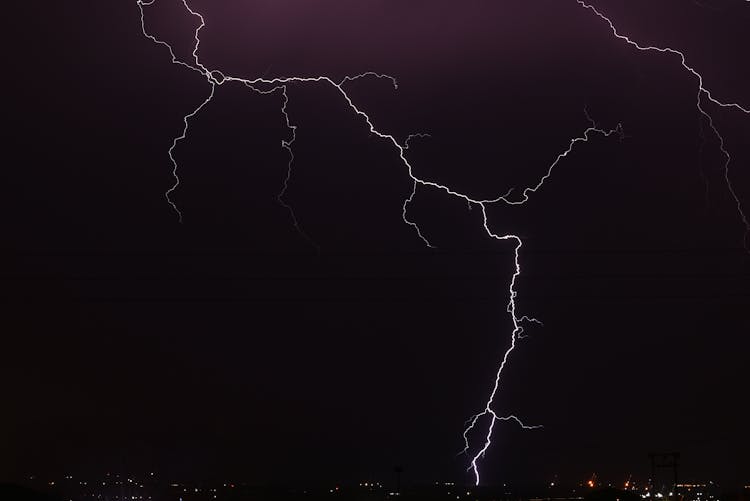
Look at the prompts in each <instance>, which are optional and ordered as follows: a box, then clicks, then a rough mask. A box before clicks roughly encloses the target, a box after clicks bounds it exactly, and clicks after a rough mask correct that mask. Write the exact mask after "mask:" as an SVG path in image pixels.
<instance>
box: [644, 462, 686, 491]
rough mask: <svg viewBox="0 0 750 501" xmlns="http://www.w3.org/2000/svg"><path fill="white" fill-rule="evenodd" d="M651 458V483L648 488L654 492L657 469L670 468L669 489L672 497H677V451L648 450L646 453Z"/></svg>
mask: <svg viewBox="0 0 750 501" xmlns="http://www.w3.org/2000/svg"><path fill="white" fill-rule="evenodd" d="M648 457H649V459H650V460H651V485H650V486H649V489H650V491H651V492H652V493H654V492H655V481H656V472H657V470H659V469H671V470H672V481H673V483H672V488H671V489H670V490H671V492H672V495H673V497H674V498H675V499H676V498H677V469H678V468H679V466H680V465H679V459H680V453H679V452H650V453H649V454H648Z"/></svg>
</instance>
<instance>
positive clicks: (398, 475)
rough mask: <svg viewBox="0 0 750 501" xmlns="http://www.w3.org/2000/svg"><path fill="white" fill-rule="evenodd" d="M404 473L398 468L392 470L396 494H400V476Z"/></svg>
mask: <svg viewBox="0 0 750 501" xmlns="http://www.w3.org/2000/svg"><path fill="white" fill-rule="evenodd" d="M403 472H404V469H403V468H402V467H400V466H396V467H395V468H393V473H395V474H396V492H397V493H399V494H401V474H402V473H403Z"/></svg>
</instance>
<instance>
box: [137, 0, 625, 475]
mask: <svg viewBox="0 0 750 501" xmlns="http://www.w3.org/2000/svg"><path fill="white" fill-rule="evenodd" d="M155 2H156V0H151V1H145V0H136V3H137V5H138V7H139V9H140V16H141V28H142V31H143V35H144V36H145V37H146V38H148V39H149V40H151V41H152V42H154V43H155V44H157V45H160V46H164V47H165V48H167V49H168V51H169V53H170V55H171V57H172V63H173V64H177V65H179V66H182V67H185V68H187V69H189V70H191V71H194V72H197V73H198V74H200V75H202V76H203V78H205V79H206V81H207V83H208V84H209V86H210V89H211V91H210V94H209V96H208V97H207V98H206V99H205V100H204V101H202V102H201V103H200V105H199V106H198V107H196V108H195V109H194V110H193V111H192V112H190V113H188V114H187V115H186V116H185V117H183V123H184V127H183V130H182V133H181V134H180V135H179V136H178V137H176V138H175V139H174V140H173V142H172V146H171V148H170V149H169V152H168V153H169V157H170V160H171V161H172V166H173V169H172V175H173V177H174V184H173V185H172V186H171V187H170V188H169V190H167V192H166V193H165V197H166V199H167V201H168V202H169V204H170V206H171V207H172V209H173V210H174V211H175V212H176V213H177V215H178V217H179V220H180V221H182V213H181V212H180V210H179V208H178V207H177V205H176V204H175V203H174V201H173V200H172V199H171V195H172V193H174V191H175V190H176V189H177V188H178V187H179V185H180V178H179V173H178V163H177V160H176V159H175V157H174V150H175V148H176V147H177V145H178V143H179V142H180V141H183V140H185V139H186V138H187V136H188V133H189V123H190V120H191V119H193V118H194V117H196V116H197V115H198V114H199V113H200V111H201V110H203V108H205V107H206V106H207V105H208V104H209V103H210V102H211V100H212V99H213V97H214V96H215V93H216V89H217V88H218V87H220V86H222V85H224V84H226V83H231V82H234V83H239V84H242V85H244V86H246V87H248V88H249V89H250V90H252V91H253V92H257V93H260V94H272V93H279V94H281V98H282V99H281V107H280V111H281V114H282V116H283V117H284V120H285V125H286V127H287V129H288V130H289V132H290V138H289V139H283V140H282V141H281V147H282V148H283V149H284V150H286V151H287V153H288V155H289V162H288V164H287V170H286V175H285V177H284V180H283V185H282V188H281V191H280V192H279V194H278V195H277V200H278V202H279V203H280V204H281V205H282V206H283V207H284V208H285V209H287V211H288V212H289V214H290V217H291V220H292V223H293V224H294V227H295V228H296V229H297V231H298V232H299V233H300V234H301V235H302V236H304V237H305V238H306V239H308V240H309V241H310V242H312V240H311V239H310V238H309V237H308V236H307V235H306V234H305V233H304V231H303V230H302V229H301V226H300V224H299V221H298V219H297V216H296V215H295V212H294V210H293V208H292V207H291V206H290V205H289V204H288V203H287V202H286V201H285V198H284V197H285V195H286V192H287V190H288V187H289V182H290V179H291V176H292V164H293V162H294V152H293V148H292V147H293V144H294V141H295V139H296V137H297V125H294V124H292V123H291V120H290V118H289V115H288V113H287V106H288V103H289V96H288V94H287V87H288V86H289V85H291V84H309V83H324V84H327V85H330V86H331V87H332V88H333V89H335V90H336V91H337V92H338V93H339V94H340V95H341V97H342V98H343V99H344V101H345V102H346V103H347V105H348V106H349V108H350V109H351V110H352V111H353V112H354V113H355V115H357V116H359V117H361V118H362V119H363V120H364V122H365V123H366V124H367V127H368V129H369V131H370V133H371V134H373V135H375V136H377V137H378V138H380V139H383V140H384V141H386V142H388V143H390V144H391V145H392V146H393V148H394V149H395V152H396V153H397V154H398V157H399V159H400V161H401V163H402V164H403V166H404V167H405V168H406V171H407V173H408V175H409V178H410V180H411V182H412V191H411V193H410V195H409V196H408V197H407V198H406V199H405V200H404V202H403V207H402V219H403V222H404V223H405V224H407V225H409V226H411V227H412V228H413V229H414V230H415V233H416V235H417V237H418V238H420V239H421V240H422V241H423V242H424V244H425V245H427V246H428V247H431V248H432V247H434V246H433V245H432V243H431V242H430V241H429V240H428V238H427V237H426V236H425V235H424V234H423V232H422V231H421V229H420V227H419V225H418V224H417V223H416V222H414V221H412V220H410V219H409V218H408V208H409V204H410V203H411V202H412V201H413V200H414V197H415V196H416V193H417V188H418V187H419V186H421V187H423V188H431V189H436V190H439V191H442V192H444V193H446V194H447V195H449V196H452V197H455V198H459V199H462V200H463V201H465V202H466V203H467V204H468V206H469V207H470V208H471V207H474V206H476V207H478V208H479V209H480V210H481V213H482V226H483V229H484V231H485V233H486V234H487V235H488V236H489V237H490V238H492V239H494V240H497V241H501V242H505V241H511V242H513V243H514V246H513V253H514V259H513V263H514V271H513V275H512V277H511V280H510V283H509V285H508V296H509V299H508V305H507V311H508V313H509V314H510V317H511V320H512V324H513V330H512V332H511V339H510V346H509V347H508V348H507V349H506V350H505V352H504V354H503V356H502V359H501V361H500V364H499V366H498V369H497V371H496V373H495V378H494V384H493V386H492V390H491V392H490V394H489V396H488V398H487V400H486V401H485V404H484V407H483V410H482V411H481V412H479V413H477V414H475V415H474V416H473V417H472V418H470V419H469V420H468V421H467V426H466V428H465V429H464V432H463V437H464V441H465V449H464V452H466V453H467V454H468V452H469V450H470V448H471V447H470V438H469V434H470V433H471V432H472V431H473V430H474V429H475V428H477V427H478V426H479V422H480V420H481V419H482V418H483V417H489V422H488V423H487V427H486V428H485V429H484V433H483V435H484V440H483V442H482V447H481V448H480V449H479V451H478V452H476V453H475V454H474V455H473V456H472V459H471V462H470V465H469V467H468V469H469V470H471V471H472V472H473V474H474V479H475V483H476V484H479V483H480V472H479V461H480V459H481V458H482V457H483V456H484V455H485V453H486V452H487V450H488V449H489V448H490V446H491V445H492V437H493V432H494V429H495V424H496V423H497V422H499V421H511V422H515V423H516V424H518V425H520V426H521V427H522V428H523V429H537V428H540V427H541V426H540V425H526V424H524V422H523V421H522V420H521V419H520V418H518V417H517V416H515V415H507V416H503V415H500V414H498V413H497V412H496V411H495V410H494V406H495V404H496V402H495V400H496V397H497V394H498V392H499V390H500V387H501V380H502V375H503V371H504V370H505V367H506V365H507V363H508V360H509V358H510V355H511V353H512V352H513V351H514V350H515V348H516V347H517V343H518V341H519V340H520V339H522V338H523V332H524V327H523V324H524V323H537V324H541V322H539V321H538V320H536V319H534V318H532V317H529V316H526V315H519V313H518V307H517V303H516V298H517V295H518V293H517V290H516V285H517V282H518V279H519V277H520V276H521V272H522V269H521V261H520V251H521V248H522V246H523V241H522V239H521V238H520V237H519V236H518V235H514V234H498V233H496V232H494V231H493V230H492V229H491V228H490V223H489V220H488V215H487V207H488V206H491V205H493V204H506V205H521V204H525V203H526V202H528V201H529V199H530V197H531V195H532V194H534V193H536V192H537V191H538V190H540V189H541V188H542V186H543V185H544V183H545V182H546V181H547V179H549V178H550V176H551V175H552V172H553V170H554V169H555V167H557V166H558V164H559V163H560V162H561V161H562V160H563V159H565V158H566V157H567V156H568V155H569V154H570V153H571V152H572V151H573V149H574V148H575V146H576V145H578V144H579V143H587V142H589V141H590V140H591V138H592V136H593V135H594V134H597V135H601V136H603V137H609V136H612V135H619V136H621V137H622V127H621V125H620V124H618V125H617V126H616V127H615V128H613V129H603V128H600V127H598V126H597V124H596V123H595V122H594V121H593V120H591V118H590V117H589V116H588V113H586V116H587V118H588V119H589V122H590V125H589V127H587V128H586V129H585V130H584V132H583V133H582V134H581V135H580V136H577V137H574V138H572V139H571V140H570V142H569V144H568V146H567V148H566V149H565V150H563V151H562V152H561V153H560V154H559V155H557V157H556V158H555V159H554V161H553V162H551V163H550V164H549V166H548V168H547V170H546V172H545V174H544V175H543V176H542V177H541V178H540V180H539V181H538V182H537V183H536V184H535V185H534V186H531V187H527V188H524V189H523V190H522V192H521V197H520V198H518V199H516V198H511V194H512V192H513V191H514V190H513V189H511V190H509V191H507V192H506V193H503V194H500V195H498V196H496V197H493V198H479V197H474V196H471V195H468V194H465V193H462V192H459V191H457V190H455V189H453V188H451V187H450V186H448V185H444V184H441V183H438V182H436V181H432V180H428V179H425V178H423V177H420V176H417V175H416V174H415V172H414V169H413V167H412V165H411V164H410V162H409V160H408V159H407V158H406V152H407V150H408V149H409V147H410V141H412V140H414V139H423V138H427V137H430V136H429V135H427V134H412V135H409V136H408V137H407V138H406V139H405V140H404V142H403V143H400V142H399V141H398V140H397V139H396V138H395V136H393V135H392V134H388V133H385V132H381V131H380V130H378V129H377V128H376V127H375V125H374V123H373V121H372V119H371V118H370V116H369V115H368V114H367V113H365V112H364V111H363V110H362V109H360V108H359V107H358V106H357V105H356V104H355V103H354V102H353V100H352V98H351V97H350V96H349V94H348V93H347V92H346V89H345V88H344V87H345V84H347V83H349V82H353V81H355V80H359V79H362V78H367V77H374V78H378V79H385V80H389V81H390V82H391V84H392V85H393V87H394V89H396V88H398V82H397V81H396V79H395V78H394V77H392V76H390V75H385V74H381V73H376V72H372V71H368V72H364V73H361V74H358V75H353V76H346V77H344V78H343V79H341V80H334V79H332V78H331V77H329V76H325V75H321V76H289V77H275V78H265V77H259V78H251V79H248V78H241V77H234V76H229V75H225V74H224V73H222V72H221V71H219V70H210V69H209V68H207V67H206V66H205V65H204V64H203V63H201V61H200V58H199V56H198V51H199V48H200V43H201V39H200V32H201V30H202V29H203V28H204V27H205V24H206V23H205V20H204V18H203V16H202V15H201V14H200V13H198V12H196V11H194V10H193V9H192V8H191V7H190V6H189V5H188V2H187V0H182V3H183V5H184V7H185V9H186V10H187V11H188V12H189V13H190V14H191V15H192V16H194V17H196V18H198V19H199V21H200V23H199V25H198V27H197V28H196V29H195V32H194V41H195V43H194V45H193V50H192V57H193V62H186V61H182V60H180V59H178V58H177V56H176V54H175V52H174V49H173V47H172V46H171V45H170V44H169V43H167V42H165V41H163V40H160V39H158V38H156V37H155V36H154V35H151V34H150V33H148V30H147V29H146V24H145V9H144V8H145V7H148V6H151V5H153V4H154V3H155Z"/></svg>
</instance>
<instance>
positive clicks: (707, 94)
mask: <svg viewBox="0 0 750 501" xmlns="http://www.w3.org/2000/svg"><path fill="white" fill-rule="evenodd" d="M576 1H577V2H578V5H580V6H581V7H583V8H585V9H588V10H590V11H591V12H593V13H594V15H595V16H597V17H598V18H599V19H601V20H602V21H604V22H605V23H606V24H607V26H609V29H610V30H611V32H612V34H613V35H614V36H615V38H618V39H619V40H622V41H623V42H626V43H627V44H628V45H630V46H632V47H635V48H636V49H637V50H639V51H642V52H660V53H663V54H671V55H674V56H677V57H678V58H679V60H680V65H681V66H682V68H683V69H684V70H685V71H687V72H688V73H690V74H691V75H692V76H693V77H695V79H696V80H697V81H698V92H697V95H696V108H697V109H698V113H699V114H700V115H701V116H702V117H704V118H705V119H706V121H707V122H708V126H709V128H710V129H711V131H712V132H713V133H714V135H715V136H716V139H717V140H718V141H719V150H720V151H721V154H722V156H723V157H724V165H723V170H724V180H725V181H726V185H727V189H728V190H729V193H730V195H731V196H732V198H733V199H734V203H735V205H736V207H737V213H738V214H739V217H740V219H741V220H742V224H743V225H744V226H745V232H744V234H743V237H742V244H743V246H744V247H745V250H747V251H748V252H750V248H748V234H750V221H748V218H747V215H746V214H745V212H744V210H743V209H742V203H741V202H740V199H739V197H738V196H737V192H736V191H735V189H734V185H733V184H732V180H731V178H730V177H729V165H730V164H731V163H732V155H731V154H730V153H729V151H728V150H727V148H726V145H725V142H724V136H723V135H722V134H721V133H720V132H719V129H718V128H717V127H716V125H715V124H714V118H713V116H712V115H711V114H710V113H708V111H706V109H705V108H704V107H703V100H704V98H705V99H706V100H707V101H709V102H710V103H713V104H714V105H716V106H718V107H720V108H729V109H733V110H736V111H740V112H742V113H745V114H746V115H750V109H749V108H747V107H745V106H742V105H741V104H739V103H735V102H724V101H720V100H719V99H716V98H715V97H714V96H713V95H712V94H711V91H710V90H708V89H707V88H706V87H705V86H704V84H703V76H702V75H701V74H700V73H698V71H697V70H696V69H695V68H693V67H692V66H690V65H689V64H688V62H687V57H686V56H685V53H684V52H682V51H679V50H677V49H673V48H671V47H658V46H655V45H642V44H641V43H639V42H636V41H634V40H632V39H631V38H630V37H628V36H627V35H623V34H622V33H620V32H619V31H618V30H617V28H616V27H615V25H614V23H613V22H612V20H611V19H610V18H609V17H607V16H606V15H604V14H603V13H602V12H601V11H600V10H598V9H597V8H596V7H594V6H593V5H591V4H588V3H586V2H585V1H584V0H576ZM745 1H747V2H750V0H745Z"/></svg>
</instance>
